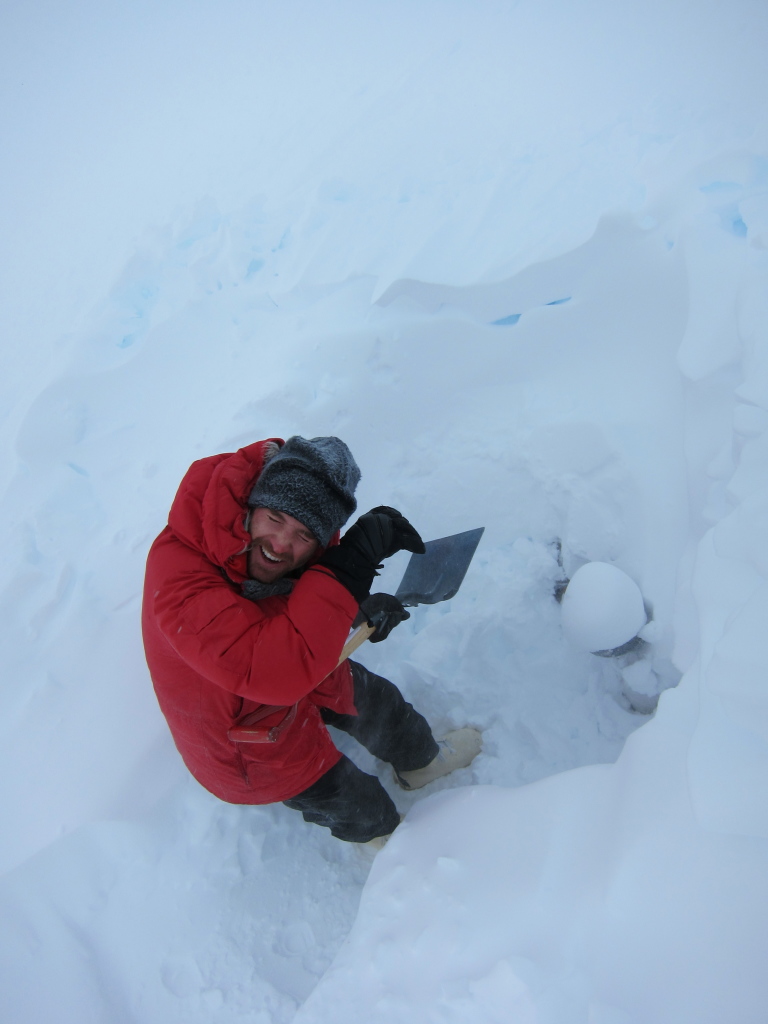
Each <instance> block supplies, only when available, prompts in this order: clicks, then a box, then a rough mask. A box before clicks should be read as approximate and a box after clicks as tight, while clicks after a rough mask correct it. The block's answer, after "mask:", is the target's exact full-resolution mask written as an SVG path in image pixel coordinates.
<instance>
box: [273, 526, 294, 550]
mask: <svg viewBox="0 0 768 1024" xmlns="http://www.w3.org/2000/svg"><path fill="white" fill-rule="evenodd" d="M290 547H291V542H290V540H289V538H288V536H287V534H285V533H283V532H282V530H278V531H277V532H276V533H274V534H273V535H272V550H273V551H274V552H275V554H276V555H285V554H287V553H288V552H289V551H290Z"/></svg>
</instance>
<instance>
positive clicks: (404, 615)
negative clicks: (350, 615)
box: [352, 594, 411, 644]
mask: <svg viewBox="0 0 768 1024" xmlns="http://www.w3.org/2000/svg"><path fill="white" fill-rule="evenodd" d="M410 617H411V613H410V612H408V611H406V610H405V608H404V607H403V605H402V604H401V603H400V602H399V601H398V599H397V598H396V597H393V596H392V594H371V596H370V597H366V599H365V600H364V601H363V603H362V604H361V605H360V611H359V613H358V615H357V618H356V619H355V621H354V622H353V623H352V628H353V629H356V628H357V626H361V625H362V624H363V623H364V622H367V623H368V625H369V626H375V627H376V632H375V633H373V634H372V635H371V636H370V637H368V639H369V640H370V641H371V643H372V644H378V643H380V642H381V641H382V640H386V639H387V637H388V636H389V634H390V633H391V632H392V630H393V629H394V628H395V626H397V625H399V624H400V623H401V622H405V620H406V619H410Z"/></svg>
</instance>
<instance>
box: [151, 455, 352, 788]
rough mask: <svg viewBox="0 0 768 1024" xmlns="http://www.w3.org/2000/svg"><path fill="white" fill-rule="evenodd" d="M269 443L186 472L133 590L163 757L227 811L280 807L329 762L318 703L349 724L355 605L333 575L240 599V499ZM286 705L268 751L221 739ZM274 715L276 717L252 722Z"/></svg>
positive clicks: (311, 572) (323, 573) (312, 573)
mask: <svg viewBox="0 0 768 1024" xmlns="http://www.w3.org/2000/svg"><path fill="white" fill-rule="evenodd" d="M271 440H273V441H278V442H279V439H278V438H272V439H271ZM268 443H269V442H268V441H258V442H256V443H255V444H251V445H248V446H247V447H246V448H241V449H240V451H238V452H235V453H234V454H230V455H214V456H212V457H211V458H207V459H200V461H199V462H195V463H193V464H192V466H191V467H190V469H189V471H188V472H187V474H186V476H185V477H184V479H183V480H182V482H181V485H180V487H179V490H178V493H177V495H176V498H175V499H174V502H173V505H172V507H171V512H170V516H169V519H168V526H167V527H166V528H165V529H164V530H163V532H162V533H161V534H160V536H159V537H158V538H157V540H156V541H155V542H154V544H153V545H152V548H151V549H150V552H149V557H148V559H147V573H146V578H145V584H144V604H143V609H142V630H143V634H144V648H145V651H146V655H147V663H148V665H149V671H150V674H151V676H152V681H153V683H154V686H155V692H156V694H157V699H158V701H159V703H160V708H161V709H162V712H163V714H164V715H165V717H166V719H167V720H168V725H169V726H170V729H171V732H172V734H173V738H174V741H175V743H176V746H177V747H178V749H179V753H180V754H181V756H182V758H183V759H184V763H185V764H186V766H187V768H189V770H190V772H191V773H192V774H193V775H194V776H195V778H196V779H197V780H198V782H200V783H201V785H203V786H205V788H206V789H208V790H210V792H211V793H213V794H215V795H216V796H217V797H219V798H220V799H222V800H226V801H228V802H229V803H237V804H265V803H274V802H276V801H278V800H287V799H288V798H289V797H292V796H296V795H297V794H298V793H300V792H302V791H303V790H304V789H306V788H307V787H308V786H311V785H312V783H314V782H316V781H317V780H318V779H319V778H320V776H321V775H323V773H324V772H326V771H328V769H329V768H331V767H333V765H334V764H335V763H336V762H337V761H338V760H339V758H340V757H341V754H340V753H339V751H338V750H337V749H336V747H335V746H334V744H333V742H332V741H331V738H330V735H329V734H328V731H327V730H326V728H325V725H324V724H323V721H322V719H321V717H320V713H319V711H318V706H319V707H327V708H332V709H333V710H334V711H339V712H341V713H342V714H356V711H355V707H354V703H353V699H352V676H351V672H350V669H349V666H348V664H347V663H346V662H344V663H343V664H342V665H341V666H339V668H335V666H336V662H337V661H338V658H339V654H340V652H341V649H342V647H343V646H344V642H345V640H346V638H347V635H348V633H349V629H350V626H351V624H352V620H353V619H354V617H355V615H356V614H357V610H358V606H357V602H356V601H355V600H354V598H353V597H352V596H351V594H350V593H349V591H348V590H347V589H346V588H345V587H343V586H342V585H341V584H340V583H339V582H338V580H337V579H336V578H335V576H333V575H332V574H331V573H330V572H329V571H328V570H326V569H323V568H322V567H320V566H314V567H310V568H308V569H306V570H305V571H304V573H303V574H302V575H301V577H300V578H299V580H298V581H297V582H296V584H295V586H294V588H293V591H292V592H291V593H290V594H289V595H288V596H287V597H269V598H265V599H264V600H260V601H250V600H248V599H246V598H245V597H243V596H242V595H241V593H240V585H241V583H242V582H243V580H245V579H246V578H247V557H248V556H247V552H246V548H247V547H248V545H249V544H250V540H251V538H250V536H249V535H248V533H247V531H246V529H245V516H246V513H247V498H248V495H249V494H250V491H251V488H252V487H253V484H254V482H255V480H256V478H257V477H258V475H259V473H260V472H261V469H262V466H263V464H264V451H265V447H266V445H267V444H268ZM279 443H282V442H279ZM294 704H298V707H297V713H296V716H295V718H294V719H293V721H291V722H290V724H288V725H287V726H286V727H285V728H284V729H283V731H282V732H281V733H280V737H279V739H278V741H277V742H276V743H256V744H254V743H248V744H245V743H233V742H232V741H231V740H229V739H228V738H227V732H228V730H229V729H230V728H231V727H232V726H233V725H234V724H235V723H236V722H237V721H238V720H240V719H242V718H243V717H244V716H245V715H247V714H249V713H251V712H254V711H257V710H258V709H259V708H260V707H261V706H263V705H280V706H281V707H283V708H286V709H287V708H289V707H290V706H291V705H294ZM285 718H286V713H285V711H279V712H276V713H275V714H274V715H273V716H271V717H270V718H268V719H266V720H265V724H267V725H269V724H276V723H279V722H282V721H283V720H284V719H285Z"/></svg>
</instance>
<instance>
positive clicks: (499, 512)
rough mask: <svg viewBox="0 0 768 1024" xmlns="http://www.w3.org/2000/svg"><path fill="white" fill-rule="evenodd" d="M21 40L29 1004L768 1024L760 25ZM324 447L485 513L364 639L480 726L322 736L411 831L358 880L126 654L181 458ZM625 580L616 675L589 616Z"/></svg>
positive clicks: (20, 828)
mask: <svg viewBox="0 0 768 1024" xmlns="http://www.w3.org/2000/svg"><path fill="white" fill-rule="evenodd" d="M0 22H1V23H2V30H3V31H2V33H0V39H2V42H1V43H0V45H1V46H2V53H3V61H2V65H1V66H2V72H1V73H0V74H1V76H2V77H1V79H0V80H1V81H2V114H1V116H2V127H3V138H4V146H3V153H4V161H3V163H2V167H1V168H0V175H1V176H2V177H1V181H2V190H0V195H2V202H1V204H0V218H1V220H0V227H1V228H2V230H0V240H1V241H0V245H2V247H3V278H2V284H0V288H1V289H2V294H1V295H0V300H1V301H0V332H2V344H3V348H2V357H3V373H2V375H0V406H1V407H2V410H3V420H2V427H1V428H0V474H1V475H2V483H3V492H2V499H1V501H2V515H3V530H2V535H1V541H0V543H2V549H1V557H2V560H3V570H4V573H3V576H4V587H3V591H2V607H3V626H4V628H3V634H2V664H3V682H2V688H1V689H0V705H1V706H0V732H1V733H2V736H1V742H0V760H1V761H2V765H1V767H0V777H2V779H3V784H2V787H0V800H1V801H2V806H1V808H0V815H1V816H2V821H3V826H4V828H3V841H2V843H1V844H0V868H1V869H2V871H3V872H4V873H3V875H2V878H0V907H1V908H2V910H1V912H0V965H1V966H2V977H0V1019H2V1021H3V1022H4V1024H6V1022H7V1024H50V1022H52V1021H53V1022H56V1024H69V1022H73V1024H75V1022H76V1024H122V1022H126V1024H128V1022H130V1024H219V1022H220V1024H235V1022H243V1024H246V1022H248V1024H257V1022H258V1024H293V1022H295V1024H360V1022H366V1024H377V1022H381V1024H417V1022H418V1024H454V1022H455V1024H459V1022H461V1024H466V1022H472V1024H500V1022H503V1024H508V1022H515V1024H517V1022H521V1024H522V1022H524V1024H533V1022H536V1024H689V1022H690V1024H722V1022H724V1021H738V1022H739V1024H763V1022H764V1020H765V1007H766V1005H768V982H767V981H766V971H765V963H766V962H768V932H766V927H765V921H766V920H767V919H768V802H766V799H765V794H766V792H767V791H768V693H767V691H766V685H767V684H766V679H767V678H768V676H767V674H766V665H767V664H768V631H766V629H765V623H766V619H767V618H768V579H767V578H768V554H766V552H768V535H767V529H766V524H767V523H768V286H767V284H768V282H767V281H766V276H767V275H766V270H767V268H768V255H767V253H768V131H767V128H768V125H767V124H766V119H767V117H768V115H767V114H766V104H765V97H766V95H767V94H768V88H767V87H768V64H767V63H766V60H765V51H766V42H768V9H766V7H765V5H764V4H763V3H762V2H760V0H734V2H732V3H729V4H727V5H726V4H724V3H722V4H719V3H715V2H701V0H697V2H695V3H694V2H693V0H664V2H662V0H643V2H642V3H640V2H639V0H627V2H622V3H615V2H613V0H611V2H609V0H584V2H583V3H580V4H571V3H567V2H565V0H519V2H518V3H511V2H509V3H508V2H506V0H478V2H473V3H471V4H470V3H464V2H459V0H407V2H406V0H388V2H387V3H379V2H378V0H362V2H361V0H355V2H352V0H327V2H325V3H323V4H311V3H305V2H302V0H282V2H281V3H280V4H276V3H269V2H267V0H256V2H253V0H248V2H246V0H217V2H216V3H213V2H211V0H194V2H192V3H181V2H177V0H159V2H154V3H152V4H150V3H148V2H144V0H130V2H128V3H120V4H118V3H116V2H113V0H100V2H99V3H96V2H95V0H81V2H79V3H78V4H68V5H67V4H59V5H55V4H54V5H51V4H46V3H43V2H42V0H29V2H28V3H25V4H23V5H22V4H15V5H6V9H5V10H4V11H3V13H2V15H0ZM294 433H300V434H303V435H305V436H310V437H312V436H316V435H323V434H337V435H339V436H341V437H343V438H344V439H345V440H346V441H347V442H348V443H349V445H350V447H351V448H352V451H353V452H354V454H355V457H356V459H357V461H358V462H359V464H360V466H361V468H362V471H363V479H362V483H361V486H360V489H359V493H358V497H359V504H360V507H361V508H362V509H366V508H369V507H371V506H373V505H377V504H382V503H386V504H390V505H394V506H397V507H399V508H401V509H402V511H403V512H404V514H406V515H407V516H408V518H409V519H410V520H411V521H412V522H413V523H414V524H415V525H416V526H417V527H418V529H419V530H420V531H421V532H422V534H423V535H424V537H425V538H426V539H432V538H438V537H442V536H446V535H448V534H452V533H457V532H460V531H463V530H468V529H474V528H476V527H480V526H484V527H485V533H484V535H483V538H482V541H481V544H480V546H479V548H478V550H477V553H476V555H475V557H474V559H473V562H472V564H471V566H470V568H469V571H468V573H467V576H466V578H465V580H464V583H463V584H462V587H461V589H460V591H459V592H458V594H457V595H456V596H455V597H454V598H452V599H451V600H450V601H448V602H444V603H441V604H438V605H434V606H426V607H419V608H416V609H413V612H412V615H411V618H410V619H409V620H408V621H407V622H405V623H403V624H402V625H401V626H399V627H398V629H397V630H395V631H394V633H393V634H392V636H391V637H390V638H389V639H388V640H387V641H386V643H383V644H378V645H375V646H371V645H367V646H366V647H365V648H363V649H362V650H361V654H360V657H361V660H364V661H365V663H366V664H368V665H369V666H370V667H371V668H373V669H375V670H377V671H379V672H381V673H383V674H386V675H388V676H389V677H390V678H392V679H393V680H394V681H395V682H396V683H397V684H398V685H399V686H400V687H401V688H402V689H403V691H404V692H405V693H406V695H407V697H408V699H409V700H411V701H412V702H413V703H414V704H415V705H416V706H418V707H419V708H420V709H421V710H422V711H423V712H424V713H425V714H426V715H427V717H428V718H429V720H430V722H431V723H432V725H433V728H434V730H435V732H436V733H437V734H438V735H440V734H442V733H444V732H446V731H448V730H449V729H452V728H455V727H456V726H463V725H467V724H468V725H474V726H476V727H478V728H479V729H481V730H482V732H483V750H482V752H481V754H480V755H479V757H478V758H477V759H476V761H475V762H474V763H473V764H472V766H471V767H470V768H468V769H464V770H462V771H460V772H457V773H455V774H454V775H452V776H450V777H447V778H444V779H441V780H439V781H438V782H436V783H434V784H432V785H431V786H429V787H427V788H426V789H424V790H421V791H419V792H415V793H404V792H402V791H400V790H397V789H396V787H395V786H394V785H393V783H392V779H391V776H390V775H389V774H388V771H387V768H386V766H384V765H382V764H378V763H376V762H375V761H374V760H373V759H372V758H371V757H370V756H369V755H368V754H366V752H364V751H362V750H360V748H358V747H356V746H355V744H354V743H353V742H352V741H351V740H349V739H348V738H346V737H341V736H340V737H338V742H339V744H340V746H342V748H343V749H344V750H345V752H347V753H348V754H349V755H350V756H351V757H353V758H354V759H355V760H356V761H357V762H358V764H360V765H361V767H363V768H364V769H365V770H367V771H371V772H375V773H377V774H380V776H381V778H382V780H383V781H384V784H385V785H386V786H387V787H388V788H389V789H390V791H391V792H392V794H393V796H394V798H395V800H396V802H397V803H398V807H399V808H400V810H401V811H402V812H403V813H404V814H405V820H404V822H403V824H402V825H401V827H400V828H399V829H398V830H397V831H396V833H395V835H394V836H393V838H392V839H391V840H390V842H389V844H388V845H387V846H386V847H385V848H384V850H383V851H382V852H381V853H380V854H379V855H377V856H376V858H375V860H374V859H373V858H372V857H371V856H370V855H368V854H366V853H364V852H361V850H359V849H358V848H356V847H354V846H352V845H350V844H344V843H340V842H338V841H336V840H334V839H333V838H332V837H331V836H330V835H329V834H328V832H327V830H324V829H321V828H317V827H312V826H308V825H306V824H305V823H304V822H303V821H302V820H301V817H300V815H298V814H297V813H296V812H292V811H290V810H288V809H287V808H285V807H284V806H282V805H277V806H267V807H247V808H242V807H235V806H230V805H226V804H223V803H221V802H219V801H217V800H216V799H215V798H214V797H212V796H211V795H210V794H208V793H206V792H205V791H203V790H202V789H201V788H200V787H199V786H198V785H197V784H196V783H195V782H194V781H193V780H192V779H191V778H190V777H189V776H188V774H187V773H186V771H185V770H184V768H183V765H182V764H181V762H180V760H179V758H178V755H177V754H176V751H175V749H174V747H173V744H172V742H171V739H170V736H169V734H168V731H167V728H166V725H165V722H164V720H163V719H162V716H161V715H160V713H159V710H158V708H157V705H156V702H155V700H154V696H153V693H152V689H151V684H150V681H149V678H148V674H147V670H146V666H145V663H144V659H143V653H142V648H141V640H140V635H139V602H140V593H141V586H142V578H143V567H144V559H145V556H146V552H147V549H148V547H149V545H150V544H151V542H152V540H153V538H154V537H155V535H156V534H157V533H158V532H159V531H160V530H161V529H162V527H163V525H164V522H165V519H166V516H167V512H168V508H169V506H170V503H171V501H172V498H173V495H174V492H175V489H176V487H177V485H178V482H179V480H180V479H181V477H182V475H183V474H184V472H185V470H186V469H187V467H188V465H189V464H190V463H191V462H192V461H193V460H194V459H196V458H199V457H201V456H204V455H209V454H212V453H214V452H223V451H232V450H234V449H236V448H237V447H239V446H241V445H244V444H246V443H249V442H251V441H253V440H257V439H259V438H264V437H269V436H274V435H282V436H283V437H287V436H290V435H291V434H294ZM405 562H406V558H405V556H397V557H395V558H393V559H392V560H390V562H389V563H388V564H387V567H386V569H385V571H384V573H383V574H382V576H381V578H380V580H379V584H378V585H379V586H380V588H381V589H382V590H388V591H390V592H391V591H393V590H394V589H396V587H397V584H398V582H399V580H400V578H401V576H402V573H403V571H404V568H405ZM595 563H602V564H603V565H604V566H605V567H606V569H610V570H611V572H612V573H613V575H614V576H615V574H616V573H620V574H623V575H622V577H621V578H628V579H629V580H630V581H633V585H635V586H636V587H637V588H638V593H639V594H640V595H641V600H642V603H643V610H644V613H643V622H642V623H640V625H639V626H637V627H635V622H636V620H637V621H639V606H638V605H637V593H635V592H634V591H633V593H634V601H635V603H634V606H633V607H634V611H633V615H634V614H635V612H637V613H638V614H637V616H636V617H635V618H632V620H631V623H630V622H628V623H627V625H626V630H624V629H623V630H622V635H623V632H625V631H627V630H628V629H629V628H630V625H631V626H632V627H633V628H635V632H636V630H637V629H640V639H641V640H642V644H641V645H639V646H637V647H634V648H633V649H632V650H630V651H627V652H626V653H623V654H621V655H619V656H617V657H608V658H601V657H596V656H595V655H593V654H591V653H589V650H585V649H584V648H585V647H586V648H588V649H595V648H593V647H592V643H593V640H592V639H590V640H589V642H587V643H586V644H585V643H579V642H573V639H572V638H571V637H572V634H571V633H570V631H567V632H568V635H566V631H564V629H563V623H562V613H563V606H561V604H559V603H558V601H557V599H556V595H558V594H560V593H561V589H562V585H563V582H564V580H566V579H571V580H574V581H575V580H577V579H580V578H583V576H584V569H585V568H586V567H587V566H588V565H589V564H592V565H594V564H595ZM580 573H581V576H580V575H579V574H580ZM593 583H595V586H593V587H592V589H591V591H590V593H591V600H590V601H589V602H588V604H590V605H591V607H593V608H594V607H595V606H596V604H595V603H596V602H599V601H605V600H606V594H607V590H606V589H605V588H604V586H603V585H602V584H601V585H597V581H593ZM611 601H612V603H611V605H610V610H611V611H613V612H618V611H619V610H620V609H619V607H618V603H617V602H616V600H615V599H611ZM566 607H567V605H566ZM646 611H647V613H648V621H647V622H645V614H646ZM609 618H610V616H609ZM622 619H623V616H622ZM640 627H642V628H640ZM576 639H577V640H578V638H576ZM607 639H608V640H610V642H611V644H612V643H613V640H614V639H615V637H614V635H613V634H611V636H610V637H608V638H607ZM602 643H603V640H602V638H601V646H602Z"/></svg>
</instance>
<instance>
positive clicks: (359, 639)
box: [336, 622, 376, 668]
mask: <svg viewBox="0 0 768 1024" xmlns="http://www.w3.org/2000/svg"><path fill="white" fill-rule="evenodd" d="M375 632H376V627H375V626H369V625H368V623H367V622H363V623H362V624H361V625H359V626H358V627H357V629H356V630H355V631H354V633H353V634H352V636H351V637H350V638H349V639H348V640H347V642H346V643H345V644H344V647H343V648H342V651H341V655H340V657H339V660H338V662H337V663H336V667H337V668H338V667H339V665H340V664H341V663H342V661H346V660H347V658H348V657H349V656H350V655H351V654H354V653H355V651H356V650H357V648H358V647H360V645H361V644H364V643H365V641H366V640H367V639H368V637H369V636H370V635H371V634H372V633H375Z"/></svg>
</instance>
